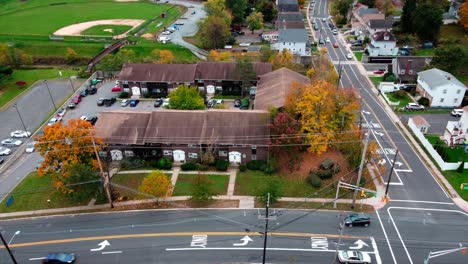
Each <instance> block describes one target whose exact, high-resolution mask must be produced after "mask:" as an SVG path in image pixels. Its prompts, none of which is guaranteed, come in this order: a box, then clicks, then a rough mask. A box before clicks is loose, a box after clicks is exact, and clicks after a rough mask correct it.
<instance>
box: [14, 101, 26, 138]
mask: <svg viewBox="0 0 468 264" xmlns="http://www.w3.org/2000/svg"><path fill="white" fill-rule="evenodd" d="M13 106H14V107H15V109H16V112H17V113H18V117H19V119H20V121H21V124H22V125H23V128H24V131H25V132H28V130H27V129H26V125H25V124H24V121H23V118H22V117H21V114H20V112H19V109H18V106H17V105H16V104H14V105H13ZM26 134H27V133H26ZM27 137H29V136H27Z"/></svg>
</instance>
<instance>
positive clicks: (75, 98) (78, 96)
mask: <svg viewBox="0 0 468 264" xmlns="http://www.w3.org/2000/svg"><path fill="white" fill-rule="evenodd" d="M71 102H72V103H75V104H79V103H80V102H81V96H80V95H77V96H75V97H73V99H72V100H71Z"/></svg>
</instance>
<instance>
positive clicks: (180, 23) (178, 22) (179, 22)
mask: <svg viewBox="0 0 468 264" xmlns="http://www.w3.org/2000/svg"><path fill="white" fill-rule="evenodd" d="M175 24H176V25H178V26H182V25H184V24H185V23H184V22H183V21H177V22H176V23H175Z"/></svg>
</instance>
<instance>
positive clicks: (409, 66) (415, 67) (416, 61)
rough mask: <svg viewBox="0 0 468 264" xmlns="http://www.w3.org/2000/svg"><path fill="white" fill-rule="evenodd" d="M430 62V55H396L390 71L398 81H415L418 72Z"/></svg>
mask: <svg viewBox="0 0 468 264" xmlns="http://www.w3.org/2000/svg"><path fill="white" fill-rule="evenodd" d="M430 63H431V57H422V56H398V57H396V58H394V59H393V60H392V72H393V74H394V75H395V77H396V78H397V80H398V82H400V83H415V82H416V79H418V72H420V71H421V70H422V69H423V68H424V67H426V66H427V65H429V64H430Z"/></svg>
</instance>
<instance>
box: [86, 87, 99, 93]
mask: <svg viewBox="0 0 468 264" xmlns="http://www.w3.org/2000/svg"><path fill="white" fill-rule="evenodd" d="M86 91H88V94H96V93H97V88H96V86H94V85H93V86H90V87H88V88H86Z"/></svg>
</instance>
